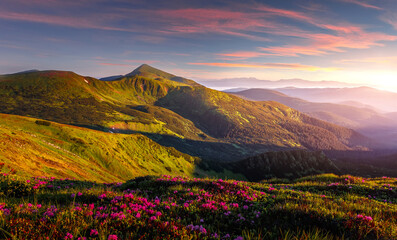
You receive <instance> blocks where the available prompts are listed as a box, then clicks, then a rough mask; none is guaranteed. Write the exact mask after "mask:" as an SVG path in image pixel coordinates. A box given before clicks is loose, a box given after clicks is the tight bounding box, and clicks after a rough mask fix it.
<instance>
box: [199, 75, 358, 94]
mask: <svg viewBox="0 0 397 240" xmlns="http://www.w3.org/2000/svg"><path fill="white" fill-rule="evenodd" d="M198 82H199V83H201V84H203V85H204V86H206V87H209V88H214V89H218V90H225V89H233V88H238V89H240V90H244V89H248V88H284V87H297V88H340V87H357V86H358V85H356V84H349V83H344V82H337V81H308V80H303V79H298V78H294V79H281V80H277V81H270V80H261V79H257V78H226V79H218V80H198ZM231 91H234V90H231Z"/></svg>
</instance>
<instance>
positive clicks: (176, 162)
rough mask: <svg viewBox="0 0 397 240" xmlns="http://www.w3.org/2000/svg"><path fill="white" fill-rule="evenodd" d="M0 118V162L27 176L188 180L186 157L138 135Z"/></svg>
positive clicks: (189, 166)
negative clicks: (185, 177)
mask: <svg viewBox="0 0 397 240" xmlns="http://www.w3.org/2000/svg"><path fill="white" fill-rule="evenodd" d="M35 120H36V119H33V118H27V117H20V116H14V115H7V114H0V143H1V144H0V152H1V153H2V154H0V161H1V162H3V163H5V165H6V166H7V168H8V169H9V170H10V169H11V168H12V169H15V170H17V171H18V172H17V173H18V174H20V175H25V176H38V175H45V176H49V175H51V176H56V177H75V178H77V179H81V180H83V179H90V180H96V181H102V182H103V181H119V180H126V179H129V178H131V177H133V176H143V175H148V174H165V173H166V174H178V175H188V176H191V175H192V174H193V172H194V170H195V169H194V168H195V165H194V161H195V160H197V159H195V158H193V157H191V156H189V155H186V154H183V153H180V152H178V151H176V150H175V149H173V148H167V147H163V146H161V145H159V144H157V143H155V142H153V141H152V140H150V139H149V138H147V137H145V136H143V135H141V134H129V135H126V134H112V133H104V132H101V131H95V130H89V129H85V128H80V127H73V126H68V125H63V124H58V123H54V122H52V123H51V125H50V126H43V125H38V124H36V123H35Z"/></svg>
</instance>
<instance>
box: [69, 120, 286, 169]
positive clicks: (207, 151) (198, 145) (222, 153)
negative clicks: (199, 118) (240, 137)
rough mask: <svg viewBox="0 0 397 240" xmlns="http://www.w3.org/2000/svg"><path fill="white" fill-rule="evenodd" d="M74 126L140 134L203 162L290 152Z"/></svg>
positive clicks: (117, 130)
mask: <svg viewBox="0 0 397 240" xmlns="http://www.w3.org/2000/svg"><path fill="white" fill-rule="evenodd" d="M75 126H79V127H84V128H89V129H93V130H98V131H103V132H110V133H119V134H142V135H144V136H146V137H148V138H150V139H151V140H153V141H155V142H156V143H158V144H160V145H162V146H165V147H173V148H175V149H176V150H178V151H180V152H182V153H186V154H189V155H191V156H195V157H200V158H201V159H204V160H216V161H223V162H230V161H237V160H241V159H243V158H246V157H250V156H254V155H257V154H261V153H263V152H268V151H283V150H291V149H290V148H283V147H280V146H276V145H266V144H246V143H244V144H238V143H231V142H225V141H222V140H219V141H217V142H214V141H199V140H192V139H186V138H185V139H182V138H179V137H175V136H171V135H165V134H157V133H147V132H141V131H133V130H123V129H111V128H105V127H102V126H92V125H77V124H75Z"/></svg>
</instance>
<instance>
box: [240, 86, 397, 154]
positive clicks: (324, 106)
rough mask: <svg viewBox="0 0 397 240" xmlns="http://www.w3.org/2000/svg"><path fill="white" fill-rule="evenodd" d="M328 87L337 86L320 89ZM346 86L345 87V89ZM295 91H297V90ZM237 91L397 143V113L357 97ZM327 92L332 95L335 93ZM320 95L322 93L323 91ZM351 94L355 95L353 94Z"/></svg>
mask: <svg viewBox="0 0 397 240" xmlns="http://www.w3.org/2000/svg"><path fill="white" fill-rule="evenodd" d="M361 89H363V90H367V89H366V88H359V89H358V91H359V90H361ZM278 90H281V91H285V92H287V91H291V89H278ZM299 90H301V89H296V91H299ZM310 90H311V89H310ZM310 90H309V89H305V91H304V92H307V93H308V94H307V95H304V97H305V98H306V99H310V98H312V95H311V93H312V91H310ZM327 90H329V91H330V92H332V91H334V89H321V90H320V92H327ZM344 90H345V89H341V91H344ZM349 90H351V89H349ZM376 91H377V90H376ZM376 91H375V92H376ZM291 92H292V93H294V92H293V91H291ZM313 92H315V93H316V92H317V89H313ZM299 93H300V92H299ZM233 94H235V95H237V96H240V97H243V98H244V99H249V100H255V101H277V102H280V103H282V104H285V105H287V106H289V107H292V108H294V109H297V110H298V111H301V112H303V113H307V114H308V115H310V116H312V117H315V118H318V119H321V120H324V121H327V122H331V123H335V124H338V125H341V126H345V127H348V128H352V129H355V130H357V131H359V132H360V133H363V134H365V135H367V136H369V137H372V138H374V139H376V140H377V141H379V142H382V144H383V145H384V146H389V147H390V146H397V139H396V138H395V137H396V134H397V121H396V119H397V118H396V117H397V114H396V113H388V114H383V113H380V111H377V110H375V109H374V108H373V107H370V106H368V105H365V104H361V103H358V102H354V101H347V102H343V103H345V104H336V103H326V102H323V103H320V102H310V101H307V100H303V99H301V98H297V97H290V96H288V95H286V94H284V93H282V92H279V91H276V90H270V89H256V88H255V89H248V90H244V91H240V92H235V93H233ZM327 94H329V95H332V93H327ZM302 95H303V94H302ZM316 96H320V94H319V95H316ZM384 96H386V97H388V96H387V94H379V97H378V101H382V100H381V98H382V97H384ZM348 97H355V96H350V95H349V96H348ZM321 99H323V98H321ZM396 99H397V98H396ZM323 100H325V99H323ZM334 100H335V99H334ZM355 100H356V99H355ZM335 101H336V102H338V101H339V99H338V98H336V100H335ZM384 101H386V100H384ZM346 104H349V105H346ZM393 104H394V103H393ZM352 105H355V106H352Z"/></svg>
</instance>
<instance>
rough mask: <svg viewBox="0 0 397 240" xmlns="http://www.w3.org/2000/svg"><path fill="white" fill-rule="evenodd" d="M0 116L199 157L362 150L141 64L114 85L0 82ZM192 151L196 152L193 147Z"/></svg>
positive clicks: (336, 133) (309, 124)
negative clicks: (144, 139)
mask: <svg viewBox="0 0 397 240" xmlns="http://www.w3.org/2000/svg"><path fill="white" fill-rule="evenodd" d="M0 111H1V112H3V113H8V114H17V115H23V116H33V117H36V118H42V119H47V120H51V121H56V122H60V123H66V124H73V125H79V126H83V127H88V128H94V129H99V130H102V131H108V132H109V131H111V132H118V133H142V134H145V135H146V136H148V137H149V138H151V139H152V140H154V141H156V142H158V143H160V144H163V145H166V146H172V147H175V148H176V149H178V150H180V151H182V152H184V153H187V154H191V155H193V156H200V157H202V158H205V159H216V160H233V159H241V158H243V157H247V156H250V155H253V154H256V153H262V152H265V151H269V150H278V149H291V148H307V149H319V150H339V151H344V150H352V149H366V148H367V147H368V146H369V144H370V141H369V140H368V139H366V138H365V137H363V136H361V135H360V134H358V133H357V132H354V131H352V130H350V129H346V128H343V127H340V126H337V125H333V124H329V123H326V122H323V121H320V120H317V119H314V118H311V117H309V116H307V115H305V114H302V113H300V112H298V111H296V110H294V109H291V108H289V107H287V106H285V105H282V104H279V103H276V102H253V101H248V100H243V99H241V98H239V97H236V96H233V95H230V94H227V93H223V92H218V91H215V90H212V89H208V88H206V87H203V86H201V85H199V84H196V83H194V82H193V81H192V80H188V79H184V78H180V77H175V76H174V75H172V74H169V73H165V72H163V71H161V70H158V69H155V68H152V67H150V66H148V65H142V66H140V67H139V68H137V69H136V70H134V71H133V72H132V73H131V74H127V75H126V76H123V77H122V78H120V79H118V80H115V81H100V80H98V79H95V78H91V77H83V76H80V75H77V74H75V73H72V72H63V71H43V72H35V73H25V74H14V75H6V76H1V77H0ZM198 146H199V147H198Z"/></svg>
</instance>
